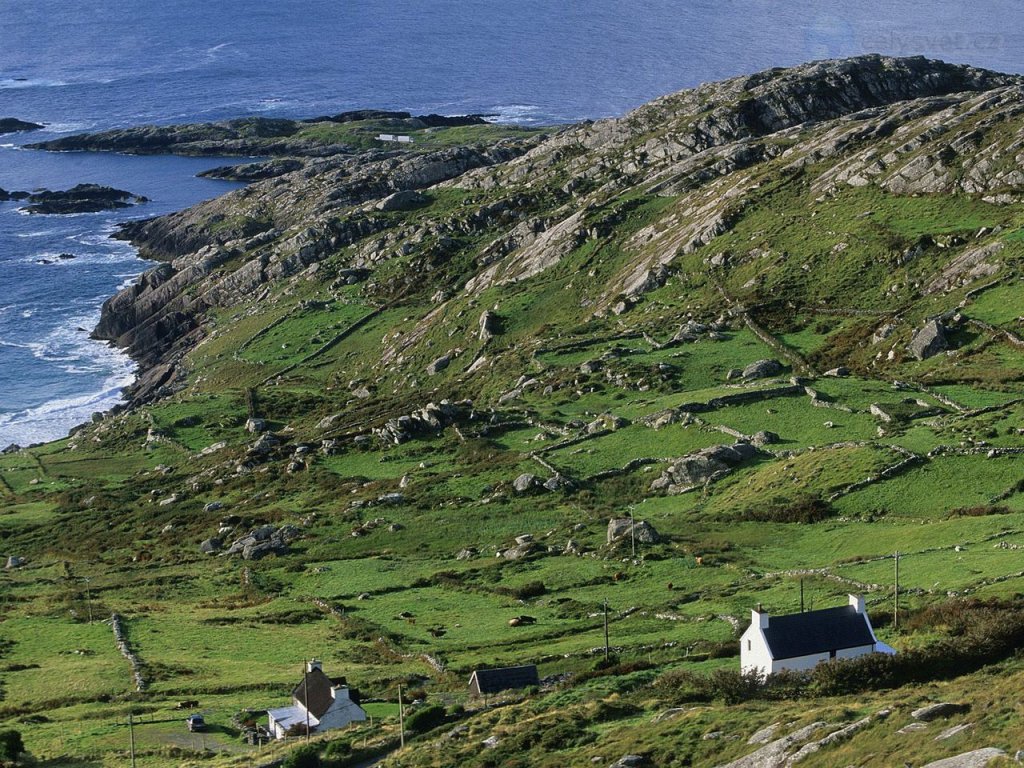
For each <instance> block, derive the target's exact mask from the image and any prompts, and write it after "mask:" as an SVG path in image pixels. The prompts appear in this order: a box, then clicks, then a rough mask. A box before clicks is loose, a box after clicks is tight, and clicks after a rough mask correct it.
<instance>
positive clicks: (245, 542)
mask: <svg viewBox="0 0 1024 768" xmlns="http://www.w3.org/2000/svg"><path fill="white" fill-rule="evenodd" d="M300 535H301V533H300V531H299V529H298V528H296V527H295V526H292V525H284V526H281V527H280V528H275V527H274V526H272V525H264V526H261V527H259V528H254V529H253V530H251V531H249V533H247V534H246V535H245V536H242V537H240V538H238V539H235V540H234V541H233V542H232V543H231V546H230V547H228V548H227V549H226V550H224V554H225V555H228V556H230V555H241V556H242V559H243V560H260V559H262V558H264V557H266V556H267V555H284V554H287V553H288V544H289V543H290V542H292V541H294V540H295V539H297V538H299V536H300ZM204 543H205V542H204Z"/></svg>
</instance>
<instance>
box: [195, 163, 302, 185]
mask: <svg viewBox="0 0 1024 768" xmlns="http://www.w3.org/2000/svg"><path fill="white" fill-rule="evenodd" d="M303 167H304V163H303V161H302V160H299V159H298V158H294V157H281V158H274V159H272V160H261V161H259V162H256V163H239V164H238V165H219V166H217V167H216V168H211V169H210V170H208V171H202V172H201V173H199V174H196V175H198V176H202V177H203V178H205V179H224V180H225V181H243V182H246V183H251V182H253V181H263V180H264V179H273V178H276V177H278V176H284V174H286V173H291V172H292V171H298V170H301V169H302V168H303Z"/></svg>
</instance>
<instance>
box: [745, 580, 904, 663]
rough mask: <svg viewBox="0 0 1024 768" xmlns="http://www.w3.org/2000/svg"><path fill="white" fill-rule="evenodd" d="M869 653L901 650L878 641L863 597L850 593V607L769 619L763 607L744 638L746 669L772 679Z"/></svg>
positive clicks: (892, 652)
mask: <svg viewBox="0 0 1024 768" xmlns="http://www.w3.org/2000/svg"><path fill="white" fill-rule="evenodd" d="M868 653H888V654H894V653H896V651H895V650H894V649H893V648H891V647H890V646H888V645H886V644H885V643H883V642H881V641H880V640H879V639H878V638H877V637H875V630H874V629H873V628H872V627H871V619H869V618H868V613H867V611H866V610H865V608H864V598H863V597H861V596H859V595H850V603H849V605H843V606H839V607H837V608H825V609H823V610H820V611H806V612H804V613H791V614H788V615H785V616H769V615H768V613H767V611H763V610H761V606H758V607H757V608H756V609H755V610H754V611H752V612H751V621H750V627H749V628H748V629H747V631H746V632H744V633H743V637H741V638H740V670H741V671H742V672H744V673H747V672H758V673H760V674H762V675H765V676H767V675H773V674H775V673H776V672H781V671H782V670H784V669H792V670H807V669H813V668H814V667H815V666H817V665H818V664H820V663H821V662H823V661H829V660H830V659H853V658H856V657H858V656H864V655H865V654H868Z"/></svg>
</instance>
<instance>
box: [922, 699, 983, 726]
mask: <svg viewBox="0 0 1024 768" xmlns="http://www.w3.org/2000/svg"><path fill="white" fill-rule="evenodd" d="M970 708H971V707H970V705H968V704H952V703H950V702H948V701H941V702H938V703H937V704H928V705H926V706H924V707H919V708H918V709H915V710H914V711H913V712H911V713H910V715H911V717H913V718H914V719H915V720H922V721H924V722H926V723H930V722H931V721H932V720H938V719H939V718H940V717H950V716H952V715H959V714H962V713H964V712H967V711H968V710H970Z"/></svg>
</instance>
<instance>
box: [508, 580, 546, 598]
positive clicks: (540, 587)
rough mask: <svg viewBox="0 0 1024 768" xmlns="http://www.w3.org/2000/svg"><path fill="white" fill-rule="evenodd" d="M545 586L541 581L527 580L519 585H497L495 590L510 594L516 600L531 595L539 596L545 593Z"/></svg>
mask: <svg viewBox="0 0 1024 768" xmlns="http://www.w3.org/2000/svg"><path fill="white" fill-rule="evenodd" d="M547 591H548V589H547V587H545V586H544V582H543V581H528V582H526V583H525V584H523V585H522V586H519V587H498V588H497V589H496V590H495V592H497V593H499V594H502V595H510V596H512V597H514V598H516V599H517V600H529V599H530V598H531V597H540V596H541V595H545V594H547Z"/></svg>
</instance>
